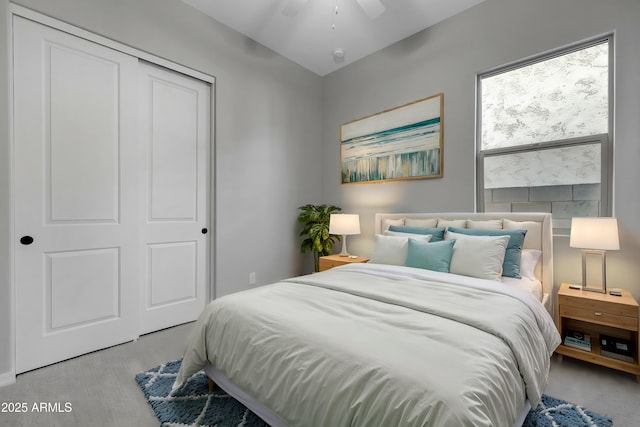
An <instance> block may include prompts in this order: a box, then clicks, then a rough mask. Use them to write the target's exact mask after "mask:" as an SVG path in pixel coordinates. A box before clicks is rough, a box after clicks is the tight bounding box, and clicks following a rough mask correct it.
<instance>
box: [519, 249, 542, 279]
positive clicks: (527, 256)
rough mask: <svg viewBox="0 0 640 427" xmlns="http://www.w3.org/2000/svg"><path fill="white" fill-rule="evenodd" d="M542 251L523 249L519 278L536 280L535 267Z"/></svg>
mask: <svg viewBox="0 0 640 427" xmlns="http://www.w3.org/2000/svg"><path fill="white" fill-rule="evenodd" d="M540 255H542V251H539V250H538V249H523V250H522V253H521V255H520V276H522V277H526V278H527V279H531V280H538V278H537V277H536V266H537V265H538V259H540Z"/></svg>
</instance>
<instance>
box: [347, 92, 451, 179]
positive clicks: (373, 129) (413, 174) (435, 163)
mask: <svg viewBox="0 0 640 427" xmlns="http://www.w3.org/2000/svg"><path fill="white" fill-rule="evenodd" d="M443 105H444V95H443V94H442V93H439V94H436V95H433V96H430V97H428V98H424V99H419V100H417V101H414V102H410V103H408V104H405V105H402V106H400V107H396V108H392V109H390V110H386V111H383V112H381V113H377V114H373V115H371V116H367V117H363V118H361V119H357V120H354V121H352V122H349V123H345V124H343V125H341V126H340V163H341V169H342V170H341V175H342V178H341V179H342V181H341V183H342V184H351V183H366V182H368V183H371V182H383V181H392V180H402V179H424V178H439V177H442V167H443V164H442V163H443V159H442V132H443V128H442V112H443Z"/></svg>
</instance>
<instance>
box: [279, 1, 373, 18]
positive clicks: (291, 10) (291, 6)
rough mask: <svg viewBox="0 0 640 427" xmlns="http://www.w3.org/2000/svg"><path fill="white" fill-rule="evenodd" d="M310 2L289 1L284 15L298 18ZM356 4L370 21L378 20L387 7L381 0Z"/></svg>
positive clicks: (283, 12) (283, 11)
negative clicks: (299, 13)
mask: <svg viewBox="0 0 640 427" xmlns="http://www.w3.org/2000/svg"><path fill="white" fill-rule="evenodd" d="M308 1H309V0H289V1H288V2H287V4H286V5H285V7H284V9H283V10H282V14H283V15H285V16H289V17H294V16H297V15H298V12H299V11H300V9H302V7H303V6H304V5H306V4H307V2H308ZM356 2H357V3H358V4H359V5H360V7H361V8H362V10H364V13H365V14H366V15H367V16H368V17H369V19H376V18H377V17H378V16H380V15H381V14H382V12H384V11H385V7H384V5H383V4H382V3H381V2H380V0H356Z"/></svg>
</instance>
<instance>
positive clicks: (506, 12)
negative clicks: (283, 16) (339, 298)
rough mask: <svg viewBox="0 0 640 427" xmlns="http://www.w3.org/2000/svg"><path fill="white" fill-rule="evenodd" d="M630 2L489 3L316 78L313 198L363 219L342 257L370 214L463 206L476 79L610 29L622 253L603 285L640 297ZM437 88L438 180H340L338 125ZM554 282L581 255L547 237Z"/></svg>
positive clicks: (637, 109) (613, 256)
mask: <svg viewBox="0 0 640 427" xmlns="http://www.w3.org/2000/svg"><path fill="white" fill-rule="evenodd" d="M638 17H640V2H638V1H637V0H612V1H607V2H602V1H599V0H517V1H514V0H487V1H486V2H484V3H481V4H480V5H477V6H475V7H473V8H471V9H469V10H467V11H465V12H464V13H462V14H460V15H457V16H454V17H453V18H451V19H449V20H447V21H444V22H442V23H440V24H439V25H436V26H434V27H432V28H430V29H427V30H425V31H423V32H421V33H418V34H416V35H414V36H412V37H409V38H407V39H405V40H402V41H400V42H398V43H396V44H394V45H392V46H390V47H388V48H386V49H384V50H382V51H380V52H377V53H375V54H373V55H371V56H369V57H366V58H364V59H362V60H360V61H358V62H357V63H354V64H352V65H350V66H349V67H347V68H344V69H342V70H338V71H336V72H334V73H332V74H330V75H329V76H327V77H326V78H325V79H324V81H323V85H324V114H325V115H324V152H323V165H324V168H323V173H324V175H323V192H324V193H323V194H324V197H323V199H324V200H325V202H328V203H335V204H337V205H339V206H342V207H343V209H344V211H345V212H349V213H359V214H361V226H362V230H363V233H362V234H361V235H359V236H351V237H349V250H350V252H353V253H357V254H360V255H368V254H370V252H371V249H372V241H373V239H372V234H373V214H374V213H375V212H392V211H395V212H445V211H473V210H474V209H475V203H474V197H475V195H474V191H475V190H474V183H475V147H474V132H475V130H474V122H475V102H476V101H475V82H476V78H475V76H476V74H477V73H478V72H481V71H484V70H487V69H491V68H494V67H497V66H500V65H503V64H507V63H510V62H513V61H516V60H519V59H522V58H526V57H529V56H531V55H536V54H539V53H541V52H545V51H549V50H552V49H556V48H558V47H561V46H564V45H567V44H572V43H575V42H578V41H581V40H584V39H588V38H591V37H594V36H597V35H602V34H605V33H609V32H612V31H615V56H616V64H615V85H616V91H615V93H614V97H615V129H614V132H615V135H614V144H615V175H614V213H615V215H616V216H617V217H618V219H619V227H620V234H621V247H622V250H621V251H618V252H610V253H609V254H608V256H607V260H608V267H609V268H608V273H609V274H608V280H609V286H616V287H622V288H627V289H629V290H630V291H631V292H632V293H633V294H634V295H635V297H636V298H638V299H640V283H639V282H638V281H637V280H636V279H637V277H640V263H638V262H637V261H638V260H639V259H640V221H639V217H638V212H640V197H639V194H638V188H637V183H638V182H640V168H638V166H637V165H638V162H639V161H640V141H639V138H640V137H639V136H638V135H640V120H638V117H640V78H638V76H639V75H640V55H638V50H637V47H638V46H639V45H640V25H638ZM439 92H443V93H444V176H443V178H441V179H428V180H417V181H402V182H389V183H381V184H348V185H340V165H339V159H340V152H339V142H338V140H339V139H338V130H339V126H340V124H341V123H344V122H348V121H351V120H354V119H357V118H359V117H363V116H366V115H369V114H373V113H377V112H379V111H383V110H386V109H388V108H392V107H395V106H398V105H402V104H404V103H407V102H410V101H413V100H416V99H420V98H424V97H427V96H430V95H433V94H435V93H439ZM554 245H555V251H554V253H555V272H556V274H555V279H556V283H560V282H562V281H572V282H578V281H580V280H581V269H580V263H581V258H580V252H579V251H578V250H575V249H570V248H569V247H568V238H567V237H556V238H555V239H554Z"/></svg>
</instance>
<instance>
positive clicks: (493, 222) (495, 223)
mask: <svg viewBox="0 0 640 427" xmlns="http://www.w3.org/2000/svg"><path fill="white" fill-rule="evenodd" d="M467 228H473V229H478V230H501V229H502V220H501V219H490V220H487V221H474V220H472V219H468V220H467Z"/></svg>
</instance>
